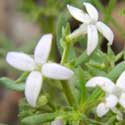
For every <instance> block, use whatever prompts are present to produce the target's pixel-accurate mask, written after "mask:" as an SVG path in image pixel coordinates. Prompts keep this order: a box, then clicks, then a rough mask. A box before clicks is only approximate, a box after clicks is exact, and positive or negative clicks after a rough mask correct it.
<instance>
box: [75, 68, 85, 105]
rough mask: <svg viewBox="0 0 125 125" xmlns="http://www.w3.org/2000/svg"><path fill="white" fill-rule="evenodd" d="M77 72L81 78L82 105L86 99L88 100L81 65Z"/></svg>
mask: <svg viewBox="0 0 125 125" xmlns="http://www.w3.org/2000/svg"><path fill="white" fill-rule="evenodd" d="M76 73H77V74H78V78H79V83H80V93H81V94H80V103H81V105H82V104H83V103H84V101H85V100H86V86H85V83H86V81H85V76H84V73H83V69H82V68H81V67H80V66H79V67H78V69H77V71H76Z"/></svg>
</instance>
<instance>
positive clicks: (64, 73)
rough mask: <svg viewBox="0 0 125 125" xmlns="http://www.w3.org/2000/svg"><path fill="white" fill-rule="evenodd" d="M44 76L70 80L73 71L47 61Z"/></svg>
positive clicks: (43, 70) (44, 66)
mask: <svg viewBox="0 0 125 125" xmlns="http://www.w3.org/2000/svg"><path fill="white" fill-rule="evenodd" d="M42 73H43V75H44V76H46V77H48V78H52V79H59V80H68V79H70V77H71V76H72V75H73V71H72V70H70V69H68V68H66V67H64V66H62V65H60V64H56V63H46V64H44V65H43V67H42Z"/></svg>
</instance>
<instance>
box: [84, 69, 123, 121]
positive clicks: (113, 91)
mask: <svg viewBox="0 0 125 125" xmlns="http://www.w3.org/2000/svg"><path fill="white" fill-rule="evenodd" d="M96 86H99V87H100V88H101V89H102V90H103V91H104V92H105V93H106V94H105V95H106V96H105V102H102V103H100V104H99V105H98V106H97V115H98V116H99V117H102V116H104V115H105V114H106V113H107V112H108V111H109V110H110V109H111V110H112V111H113V112H114V113H116V114H117V119H118V120H122V119H123V118H122V117H123V116H122V113H121V112H120V111H119V110H118V109H117V107H116V106H117V104H120V105H121V106H122V107H123V108H124V109H125V71H124V72H123V73H122V74H121V75H120V77H119V78H118V80H117V82H116V84H114V83H113V82H112V81H111V80H110V79H108V78H105V77H102V76H98V77H94V78H92V79H90V80H89V81H88V82H87V84H86V87H96Z"/></svg>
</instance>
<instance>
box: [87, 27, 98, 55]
mask: <svg viewBox="0 0 125 125" xmlns="http://www.w3.org/2000/svg"><path fill="white" fill-rule="evenodd" d="M87 32H88V43H87V54H88V55H90V54H91V53H92V52H93V51H94V50H95V48H96V47H97V44H98V32H97V28H96V26H95V25H88V31H87Z"/></svg>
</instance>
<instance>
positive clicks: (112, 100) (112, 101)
mask: <svg viewBox="0 0 125 125" xmlns="http://www.w3.org/2000/svg"><path fill="white" fill-rule="evenodd" d="M117 103H118V98H117V97H116V96H115V95H108V96H107V97H106V106H107V107H109V108H113V107H115V106H116V105H117Z"/></svg>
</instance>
